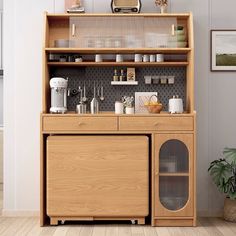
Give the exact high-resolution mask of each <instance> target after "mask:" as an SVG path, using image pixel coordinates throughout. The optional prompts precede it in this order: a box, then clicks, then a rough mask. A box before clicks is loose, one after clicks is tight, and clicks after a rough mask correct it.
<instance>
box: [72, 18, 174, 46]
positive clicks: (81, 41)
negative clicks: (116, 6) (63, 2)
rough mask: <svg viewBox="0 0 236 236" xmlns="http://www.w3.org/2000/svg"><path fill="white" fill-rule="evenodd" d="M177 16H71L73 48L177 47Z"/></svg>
mask: <svg viewBox="0 0 236 236" xmlns="http://www.w3.org/2000/svg"><path fill="white" fill-rule="evenodd" d="M176 27H177V18H176V17H142V16H135V17H134V16H132V17H129V16H100V17H96V16H93V17H89V16H75V17H70V47H78V48H160V47H161V48H163V47H164V48H167V47H175V45H174V44H173V43H174V42H176V35H175V29H176Z"/></svg>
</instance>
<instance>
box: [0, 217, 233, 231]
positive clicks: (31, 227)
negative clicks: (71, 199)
mask: <svg viewBox="0 0 236 236" xmlns="http://www.w3.org/2000/svg"><path fill="white" fill-rule="evenodd" d="M0 235H5V236H17V235H19V236H20V235H22V236H25V235H30V236H38V235H42V236H75V235H77V236H222V235H225V236H235V235H236V224H234V223H228V222H225V221H223V220H221V219H217V218H201V219H199V224H198V226H197V227H195V228H192V227H181V228H180V227H155V228H154V227H151V226H137V225H70V226H68V225H65V226H57V227H43V228H42V227H39V220H38V219H37V218H5V217H0Z"/></svg>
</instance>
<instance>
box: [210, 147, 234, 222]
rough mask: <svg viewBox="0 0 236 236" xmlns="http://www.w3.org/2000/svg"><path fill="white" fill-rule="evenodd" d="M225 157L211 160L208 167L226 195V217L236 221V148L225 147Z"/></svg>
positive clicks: (219, 187)
mask: <svg viewBox="0 0 236 236" xmlns="http://www.w3.org/2000/svg"><path fill="white" fill-rule="evenodd" d="M223 154H224V158H221V159H219V160H215V161H213V162H211V164H210V167H209V169H208V171H209V173H210V175H211V177H212V179H213V182H214V183H215V184H216V186H217V188H218V190H219V191H220V192H222V193H224V194H225V195H226V198H225V203H224V219H225V220H227V221H232V222H236V149H234V148H225V149H224V151H223Z"/></svg>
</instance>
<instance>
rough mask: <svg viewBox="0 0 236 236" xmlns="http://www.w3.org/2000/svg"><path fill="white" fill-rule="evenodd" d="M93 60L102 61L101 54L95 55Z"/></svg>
mask: <svg viewBox="0 0 236 236" xmlns="http://www.w3.org/2000/svg"><path fill="white" fill-rule="evenodd" d="M95 62H102V55H101V54H96V55H95Z"/></svg>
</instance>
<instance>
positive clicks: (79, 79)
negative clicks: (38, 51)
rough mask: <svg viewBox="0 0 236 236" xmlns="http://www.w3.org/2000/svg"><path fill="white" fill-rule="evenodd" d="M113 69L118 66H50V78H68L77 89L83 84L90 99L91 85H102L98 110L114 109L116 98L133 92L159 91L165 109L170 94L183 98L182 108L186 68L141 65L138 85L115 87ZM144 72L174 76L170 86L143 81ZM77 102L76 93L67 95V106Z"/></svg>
mask: <svg viewBox="0 0 236 236" xmlns="http://www.w3.org/2000/svg"><path fill="white" fill-rule="evenodd" d="M114 69H117V70H118V72H119V71H120V69H126V68H120V67H82V68H81V67H57V68H51V70H50V76H51V77H63V78H67V77H68V78H69V88H71V89H73V88H76V89H78V87H79V86H83V85H84V83H85V85H86V88H87V94H88V95H87V96H88V97H89V102H90V101H91V98H92V96H93V85H94V82H95V83H96V86H101V84H102V85H103V87H104V95H105V100H104V101H103V102H101V101H100V103H99V105H100V110H101V111H114V104H115V101H117V100H121V97H122V96H134V93H135V92H158V94H159V100H160V101H161V102H162V103H163V105H164V110H168V102H169V99H170V98H171V97H172V96H173V95H179V96H180V97H181V98H183V102H184V108H185V107H186V67H140V68H136V80H137V81H138V82H139V84H138V86H114V85H111V81H112V78H113V72H114ZM145 75H151V76H155V75H165V76H169V75H174V76H175V83H174V84H173V85H168V84H166V85H162V84H151V85H148V84H145V80H144V76H145ZM78 102H79V96H74V97H68V109H69V110H75V107H76V104H78Z"/></svg>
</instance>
